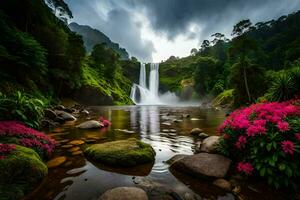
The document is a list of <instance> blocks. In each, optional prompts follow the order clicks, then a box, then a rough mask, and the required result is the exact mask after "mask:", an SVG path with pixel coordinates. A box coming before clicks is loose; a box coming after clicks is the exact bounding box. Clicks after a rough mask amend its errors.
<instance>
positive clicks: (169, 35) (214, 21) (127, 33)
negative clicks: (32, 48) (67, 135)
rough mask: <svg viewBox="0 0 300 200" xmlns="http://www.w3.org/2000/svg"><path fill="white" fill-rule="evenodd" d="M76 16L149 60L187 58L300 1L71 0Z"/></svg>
mask: <svg viewBox="0 0 300 200" xmlns="http://www.w3.org/2000/svg"><path fill="white" fill-rule="evenodd" d="M66 2H67V3H68V5H69V6H70V8H71V10H72V12H73V16H74V19H72V21H75V22H77V23H79V24H84V25H90V26H92V27H93V28H96V29H99V30H100V31H102V32H103V33H104V34H106V35H107V36H108V37H110V39H111V40H112V41H114V42H117V43H119V44H120V45H121V46H122V47H125V48H126V49H127V51H128V52H129V54H130V55H131V56H135V57H137V58H138V59H139V60H141V61H144V62H149V61H154V62H160V61H161V60H166V59H167V58H169V57H170V56H171V55H174V56H179V57H184V56H187V55H189V54H190V50H191V49H192V48H199V46H200V44H201V42H202V41H203V40H204V39H211V38H210V35H212V34H213V33H216V32H221V33H225V35H227V36H228V37H230V33H231V31H232V27H233V25H234V24H236V23H237V22H238V21H240V20H242V19H250V20H251V21H252V22H253V23H256V22H259V21H267V20H270V19H273V18H278V17H280V16H281V15H286V14H289V13H291V12H294V11H297V10H299V9H300V0H66Z"/></svg>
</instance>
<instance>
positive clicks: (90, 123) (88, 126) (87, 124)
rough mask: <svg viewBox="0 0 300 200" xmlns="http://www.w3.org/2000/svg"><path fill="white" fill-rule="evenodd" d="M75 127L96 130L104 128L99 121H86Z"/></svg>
mask: <svg viewBox="0 0 300 200" xmlns="http://www.w3.org/2000/svg"><path fill="white" fill-rule="evenodd" d="M76 127H77V128H80V129H97V128H102V127H104V125H103V124H102V123H101V122H99V121H96V120H89V121H86V122H83V123H81V124H79V125H78V126H76Z"/></svg>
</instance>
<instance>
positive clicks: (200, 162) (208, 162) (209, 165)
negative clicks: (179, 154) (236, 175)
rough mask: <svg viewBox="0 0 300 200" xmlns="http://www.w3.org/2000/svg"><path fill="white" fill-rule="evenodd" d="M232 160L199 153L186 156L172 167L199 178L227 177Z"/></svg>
mask: <svg viewBox="0 0 300 200" xmlns="http://www.w3.org/2000/svg"><path fill="white" fill-rule="evenodd" d="M230 164H231V160H230V159H229V158H226V157H224V156H221V155H218V154H209V153H199V154H195V155H191V156H186V157H184V158H182V159H180V160H178V161H177V162H174V163H173V165H171V167H172V168H174V169H175V170H177V171H180V172H185V173H188V174H191V175H194V176H199V177H203V176H206V177H217V178H223V177H224V176H226V174H227V172H228V170H229V167H230Z"/></svg>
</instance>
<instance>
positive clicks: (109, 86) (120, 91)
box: [82, 65, 132, 105]
mask: <svg viewBox="0 0 300 200" xmlns="http://www.w3.org/2000/svg"><path fill="white" fill-rule="evenodd" d="M100 74H101V73H100V72H98V71H97V70H96V69H94V68H91V67H89V66H87V65H84V66H83V67H82V76H83V85H86V86H92V87H94V88H97V90H98V91H99V93H100V94H102V95H103V96H110V97H113V99H114V103H115V104H116V105H126V104H127V105H128V104H132V101H131V99H130V98H129V94H130V89H131V85H132V83H131V81H130V80H129V79H128V78H126V77H125V76H124V75H123V74H122V72H121V70H120V69H117V71H116V74H115V77H114V79H113V80H110V81H107V80H106V79H105V78H104V77H101V75H100Z"/></svg>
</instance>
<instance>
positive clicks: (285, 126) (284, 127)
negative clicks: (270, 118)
mask: <svg viewBox="0 0 300 200" xmlns="http://www.w3.org/2000/svg"><path fill="white" fill-rule="evenodd" d="M277 127H278V129H279V130H280V131H281V132H285V131H288V130H289V123H287V122H284V121H281V122H278V123H277Z"/></svg>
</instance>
